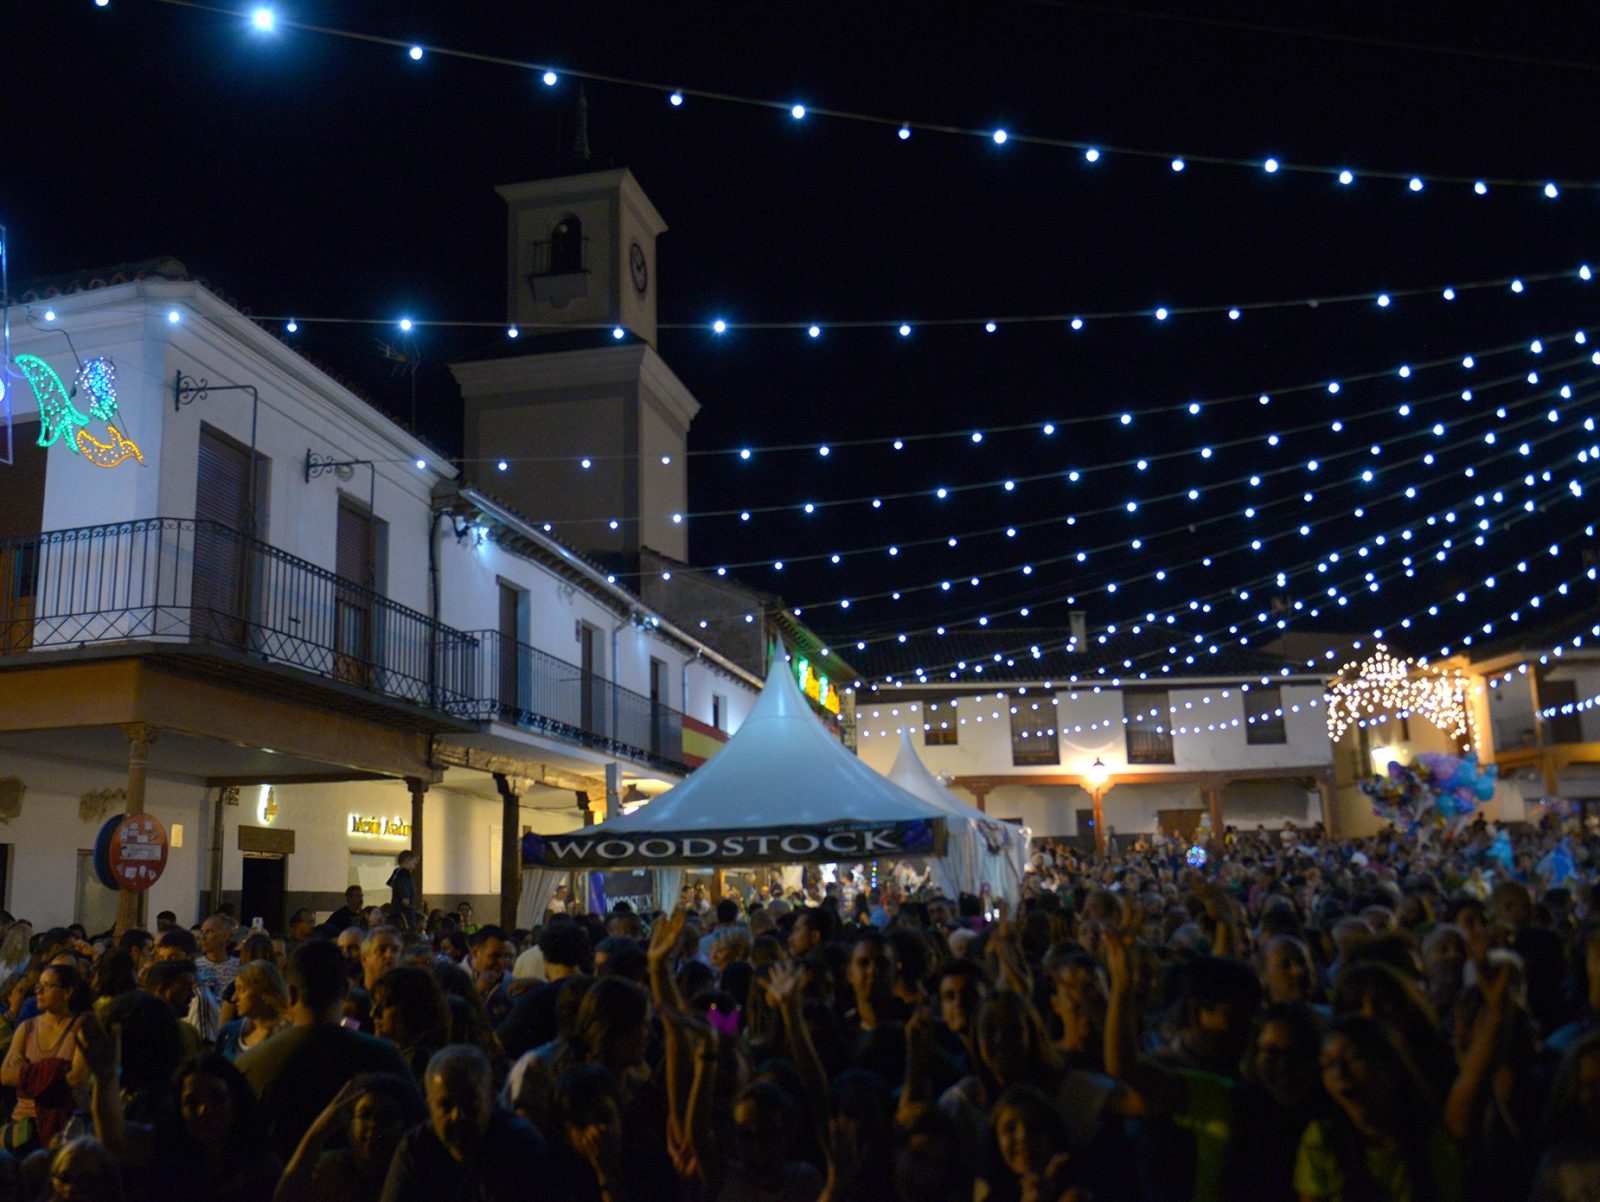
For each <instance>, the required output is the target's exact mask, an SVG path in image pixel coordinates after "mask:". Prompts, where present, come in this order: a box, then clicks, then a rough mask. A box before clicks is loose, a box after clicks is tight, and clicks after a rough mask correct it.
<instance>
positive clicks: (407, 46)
mask: <svg viewBox="0 0 1600 1202" xmlns="http://www.w3.org/2000/svg"><path fill="white" fill-rule="evenodd" d="M155 2H156V3H160V4H166V5H169V6H172V7H175V8H183V9H188V10H192V11H196V12H203V13H208V14H212V15H216V16H222V17H227V18H229V19H230V20H233V21H236V22H238V23H240V25H241V26H243V27H244V28H246V29H248V30H249V31H251V32H252V33H253V34H254V35H256V36H257V37H259V38H272V37H274V36H276V35H279V34H282V33H284V32H296V33H308V34H315V35H318V36H321V37H326V38H330V39H337V40H340V41H344V42H349V43H355V44H360V45H365V46H376V47H381V48H384V49H387V50H392V51H394V52H395V53H396V55H397V58H398V59H399V61H400V62H401V63H402V64H403V65H408V69H416V68H419V67H421V66H422V64H424V63H426V62H427V61H428V60H429V59H430V58H445V59H452V60H455V61H459V62H468V63H474V64H477V65H480V66H485V67H492V68H499V69H509V70H512V71H516V72H519V73H523V74H526V75H528V76H529V77H531V78H535V79H537V80H538V81H539V82H540V83H541V84H542V85H543V87H544V88H545V89H546V90H547V91H550V92H552V93H554V92H555V91H556V90H557V89H559V88H560V87H561V85H562V83H563V81H564V80H568V79H571V80H580V81H583V82H584V83H586V84H601V85H605V86H609V87H614V88H617V89H623V90H627V91H632V92H638V93H645V94H651V95H654V96H656V97H658V98H660V99H661V100H663V101H664V102H665V103H666V104H667V105H669V106H670V107H671V108H673V109H682V108H683V107H684V106H685V105H687V104H689V103H690V102H691V101H693V102H701V103H709V104H714V105H718V106H723V107H729V108H744V109H758V110H766V111H770V112H772V113H774V114H777V115H780V117H781V119H783V120H784V121H786V122H787V123H788V124H790V125H793V126H802V125H804V124H805V123H806V122H812V123H816V122H818V121H831V122H838V123H849V124H852V125H856V126H861V127H866V128H869V129H879V130H882V131H883V132H884V133H885V135H886V136H887V137H891V138H893V139H894V140H895V141H897V142H900V143H906V142H909V141H911V139H912V138H913V137H914V136H916V135H924V136H926V135H936V136H942V137H948V138H952V139H960V140H965V141H974V140H975V141H979V142H982V143H984V144H987V145H989V146H991V147H993V148H995V149H996V150H997V151H999V150H1001V149H1003V148H1007V147H1012V146H1032V147H1038V148H1040V149H1048V150H1057V151H1062V152H1067V153H1071V154H1072V155H1074V156H1075V157H1076V158H1078V159H1079V161H1080V162H1081V163H1082V164H1083V167H1084V169H1085V170H1086V171H1089V172H1104V171H1105V170H1107V169H1108V168H1109V167H1110V166H1112V165H1114V164H1115V163H1117V162H1118V161H1119V160H1128V161H1133V160H1143V161H1156V162H1161V163H1164V164H1165V165H1166V167H1167V169H1168V170H1169V171H1170V172H1171V174H1172V175H1174V176H1180V177H1182V176H1186V174H1187V173H1188V171H1189V169H1190V167H1191V166H1194V167H1218V168H1228V169H1237V170H1242V171H1248V172H1250V173H1251V174H1253V175H1255V176H1257V177H1260V178H1263V179H1265V180H1269V181H1270V180H1275V179H1278V178H1280V177H1289V176H1301V177H1309V178H1313V179H1318V180H1322V181H1326V182H1327V183H1329V184H1330V185H1332V188H1331V190H1332V191H1334V192H1348V191H1354V190H1357V189H1358V188H1360V187H1362V186H1374V185H1377V184H1383V185H1386V186H1393V187H1394V188H1395V191H1396V193H1397V194H1398V195H1402V196H1410V197H1420V196H1424V195H1429V194H1431V193H1432V192H1433V191H1437V190H1442V189H1444V188H1449V187H1459V188H1463V189H1470V191H1471V194H1472V195H1474V196H1478V197H1487V196H1488V195H1490V194H1491V192H1493V191H1495V190H1497V189H1500V188H1507V189H1514V190H1518V191H1526V192H1528V193H1531V194H1532V195H1534V196H1536V197H1538V198H1541V199H1542V200H1543V201H1544V202H1547V203H1549V202H1555V201H1558V200H1559V199H1560V198H1561V196H1562V194H1563V193H1564V192H1568V191H1596V190H1600V181H1596V180H1584V179H1572V178H1564V177H1559V176H1557V175H1554V174H1552V175H1550V176H1546V177H1543V178H1539V177H1516V176H1506V175H1500V174H1494V173H1482V174H1468V175H1463V174H1455V173H1441V172H1430V171H1426V170H1412V169H1409V168H1408V169H1398V168H1394V167H1358V166H1356V165H1354V164H1350V163H1346V164H1337V163H1335V164H1329V163H1311V162H1296V161H1293V160H1292V159H1287V158H1285V157H1283V156H1280V155H1278V154H1275V153H1263V154H1258V155H1224V154H1217V153H1212V152H1205V151H1196V150H1187V151H1183V150H1174V149H1170V148H1158V147H1149V146H1125V145H1114V144H1109V143H1105V142H1102V141H1098V140H1093V139H1084V138H1075V137H1065V136H1060V135H1056V134H1050V133H1045V132H1036V131H1029V130H1021V129H1011V128H1001V127H995V126H981V125H954V124H949V123H945V122H934V121H925V120H918V119H915V118H909V117H905V116H892V115H888V114H883V113H868V112H862V111H859V110H852V109H846V108H839V107H833V106H828V105H826V104H820V103H817V102H816V101H815V100H814V99H812V98H797V97H791V98H782V97H772V96H766V97H763V96H753V95H748V94H738V93H733V92H727V91H720V90H714V89H710V88H704V87H694V86H690V85H688V84H674V83H668V82H664V81H658V80H647V79H641V78H637V77H632V76H625V75H619V74H614V73H610V72H603V71H595V70H591V69H587V68H584V67H580V66H575V65H571V64H559V63H554V62H537V61H533V60H530V59H520V58H514V57H511V56H508V55H500V54H486V53H483V52H480V51H472V50H466V49H463V48H459V47H451V46H444V45H439V44H435V43H428V42H422V41H413V40H408V39H404V38H395V37H388V36H385V35H382V34H377V33H371V32H366V31H359V30H354V29H345V28H339V27H336V26H330V25H316V24H312V23H310V22H306V21H297V20H295V19H293V18H292V17H291V16H287V15H285V14H283V13H281V12H280V11H279V10H278V9H277V8H276V7H274V6H271V5H264V4H258V5H254V6H251V7H249V8H245V9H239V8H230V7H226V6H222V5H214V4H206V3H202V2H200V0H155ZM94 4H95V6H96V7H98V8H106V7H109V5H110V0H94Z"/></svg>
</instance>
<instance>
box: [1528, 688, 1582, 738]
mask: <svg viewBox="0 0 1600 1202" xmlns="http://www.w3.org/2000/svg"><path fill="white" fill-rule="evenodd" d="M1577 701H1578V682H1577V681H1575V680H1540V681H1539V708H1540V709H1541V710H1544V711H1548V710H1555V711H1556V712H1555V713H1553V714H1551V715H1550V716H1549V717H1548V718H1546V719H1545V720H1544V729H1545V742H1547V743H1581V742H1583V717H1582V715H1581V714H1580V713H1579V712H1578V710H1577V709H1576V708H1573V709H1569V710H1568V711H1567V712H1566V713H1562V712H1561V709H1562V707H1563V706H1574V707H1576V705H1577Z"/></svg>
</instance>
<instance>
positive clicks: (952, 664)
mask: <svg viewBox="0 0 1600 1202" xmlns="http://www.w3.org/2000/svg"><path fill="white" fill-rule="evenodd" d="M1553 493H1554V498H1555V499H1556V500H1565V499H1567V496H1568V494H1566V493H1565V491H1564V490H1559V489H1558V490H1553ZM1533 515H1534V514H1533V511H1526V512H1524V513H1522V514H1521V515H1518V516H1516V517H1513V518H1511V519H1509V520H1508V521H1507V522H1506V523H1505V525H1506V528H1508V529H1509V528H1510V527H1512V526H1515V525H1517V524H1519V523H1520V522H1522V521H1525V520H1527V519H1528V518H1529V517H1532V516H1533ZM1594 529H1595V528H1594V527H1593V526H1592V525H1591V526H1589V527H1586V528H1585V530H1584V537H1585V539H1587V540H1592V539H1593V538H1594ZM1559 550H1560V545H1559V544H1551V545H1550V547H1549V548H1548V551H1549V553H1550V554H1551V555H1556V554H1557V553H1558V552H1559ZM1527 570H1528V564H1527V561H1526V560H1522V561H1519V562H1518V563H1517V564H1516V565H1514V568H1513V569H1507V570H1503V571H1500V572H1496V573H1492V574H1490V575H1489V576H1487V577H1485V581H1484V584H1483V587H1484V588H1486V589H1488V590H1490V591H1492V590H1493V589H1494V588H1495V585H1496V581H1497V578H1499V577H1506V578H1512V577H1513V576H1514V574H1522V573H1525V572H1526V571H1527ZM1398 575H1405V576H1408V577H1409V576H1412V575H1414V568H1412V567H1410V566H1407V567H1405V569H1404V570H1403V571H1402V572H1391V573H1389V574H1387V575H1386V576H1384V577H1382V578H1377V580H1378V582H1380V583H1381V582H1385V581H1389V580H1393V579H1394V578H1396V577H1397V576H1398ZM1584 576H1585V577H1586V578H1587V579H1589V580H1595V579H1596V578H1597V572H1596V569H1594V568H1590V569H1588V570H1587V571H1586V572H1585V573H1584ZM1570 583H1571V581H1570V580H1569V581H1566V582H1563V583H1562V584H1560V585H1558V586H1557V587H1556V588H1555V589H1554V590H1552V592H1551V594H1550V595H1560V596H1566V595H1567V593H1568V591H1569V585H1570ZM1331 591H1334V592H1337V590H1331ZM1469 595H1470V590H1461V591H1458V592H1457V593H1456V594H1455V598H1454V599H1455V601H1456V602H1457V603H1458V604H1464V603H1465V602H1466V600H1467V598H1468V596H1469ZM1347 600H1348V597H1346V596H1343V595H1341V596H1340V597H1339V598H1337V604H1338V607H1341V608H1342V607H1343V606H1344V605H1345V604H1346V603H1347ZM1540 604H1541V601H1540V599H1539V598H1538V597H1535V598H1533V599H1531V600H1530V605H1531V607H1532V608H1538V607H1539V605H1540ZM1295 608H1296V609H1297V610H1299V609H1300V605H1299V603H1297V604H1296V607H1295ZM1442 610H1443V607H1442V606H1440V605H1437V604H1435V605H1432V606H1429V607H1427V608H1426V609H1425V610H1420V611H1416V612H1414V613H1412V614H1410V615H1408V616H1406V617H1405V618H1403V619H1401V620H1400V621H1399V623H1398V624H1399V626H1400V628H1402V629H1410V628H1411V626H1412V625H1413V623H1414V622H1415V621H1416V620H1418V619H1419V618H1420V617H1421V616H1424V615H1425V616H1427V617H1430V618H1438V617H1439V616H1440V614H1441V612H1442ZM1304 612H1305V613H1306V616H1308V617H1311V618H1313V619H1315V618H1316V617H1318V616H1319V615H1320V607H1312V608H1310V609H1309V610H1306V611H1304ZM1520 617H1521V614H1520V611H1518V610H1513V611H1512V612H1511V614H1510V617H1509V619H1508V620H1510V621H1512V622H1516V621H1519V620H1520ZM1287 625H1288V620H1287V619H1286V618H1280V619H1278V620H1277V621H1276V622H1275V626H1276V629H1278V630H1283V629H1286V628H1287ZM1493 625H1494V624H1493V622H1488V623H1484V624H1483V627H1482V631H1483V633H1484V634H1489V633H1492V631H1493ZM1382 634H1383V632H1382V630H1381V629H1379V630H1375V631H1374V635H1373V637H1375V638H1381V637H1382ZM1474 637H1475V636H1473V635H1471V634H1468V635H1465V636H1464V637H1463V644H1464V645H1465V646H1471V645H1472V643H1473V641H1474ZM1208 640H1210V641H1208ZM899 641H901V642H904V641H905V640H904V638H903V637H902V638H901V639H900V640H899ZM1249 642H1250V639H1249V636H1247V635H1245V636H1241V635H1240V634H1239V633H1238V628H1237V626H1236V625H1235V626H1233V627H1230V628H1227V631H1226V633H1223V630H1222V628H1217V629H1215V630H1213V631H1211V632H1209V633H1207V634H1203V635H1195V636H1193V640H1192V643H1191V645H1192V646H1194V647H1196V648H1199V649H1200V651H1201V652H1202V653H1203V654H1204V655H1215V654H1217V652H1218V651H1219V650H1220V648H1221V646H1223V645H1229V644H1233V643H1238V644H1240V645H1244V644H1248V643H1249ZM1354 647H1355V648H1356V649H1359V648H1360V642H1359V641H1358V642H1356V643H1355V644H1354ZM1069 649H1070V648H1069ZM1446 653H1447V652H1446ZM1029 654H1031V655H1032V656H1033V657H1034V658H1039V655H1040V651H1039V648H1038V647H1037V645H1033V646H1030V647H1029V648H1026V649H1023V648H1020V647H1019V648H1017V649H1015V650H1013V651H1011V652H997V653H993V655H992V660H993V662H996V663H999V662H1006V663H1011V662H1014V660H1015V659H1016V658H1017V657H1023V658H1026V656H1027V655H1029ZM1161 654H1162V652H1160V651H1159V650H1156V651H1147V652H1144V653H1141V654H1140V655H1137V656H1134V657H1130V658H1125V659H1124V660H1123V663H1122V666H1123V668H1124V669H1126V670H1132V669H1133V667H1134V665H1135V664H1136V663H1139V662H1143V661H1146V660H1150V659H1152V658H1156V657H1158V656H1160V655H1161ZM1166 654H1167V655H1169V656H1172V657H1176V656H1177V655H1178V648H1177V646H1176V645H1174V646H1171V647H1169V648H1168V649H1167V652H1166ZM1327 654H1328V657H1330V658H1331V657H1332V655H1333V652H1331V651H1330V652H1328V653H1327ZM1200 658H1201V657H1200V656H1199V655H1196V654H1195V653H1190V654H1188V655H1186V656H1185V657H1184V659H1183V666H1193V665H1194V664H1195V663H1197V662H1198V661H1199V659H1200ZM969 666H971V667H973V668H974V670H975V671H976V672H978V673H979V674H981V673H982V672H983V670H984V665H983V664H976V665H969V664H967V663H966V662H965V661H959V660H958V661H948V662H946V663H942V664H937V665H935V666H934V667H933V668H931V669H924V668H918V669H917V671H916V672H915V673H914V675H917V676H919V678H921V679H922V680H923V681H924V682H926V676H927V673H928V672H930V671H931V672H937V671H945V670H947V669H951V668H958V669H959V670H961V671H965V670H967V668H968V667H969ZM1173 666H1174V664H1173V661H1172V660H1168V661H1167V662H1166V663H1164V664H1163V665H1162V666H1161V669H1160V671H1161V672H1162V673H1169V672H1170V671H1171V670H1172V668H1173ZM1307 666H1308V667H1314V666H1315V665H1314V662H1313V661H1307ZM1107 670H1108V668H1107V665H1104V664H1102V665H1100V666H1099V667H1098V669H1097V672H1098V674H1100V675H1104V674H1105V673H1106V672H1107ZM1285 671H1287V669H1285ZM949 676H950V678H951V679H957V673H956V672H955V671H950V672H949ZM1147 676H1148V672H1146V673H1141V677H1140V678H1141V679H1143V678H1145V677H1147ZM1078 679H1079V678H1078V677H1077V676H1073V677H1072V680H1073V681H1074V682H1076V681H1077V680H1078ZM860 683H861V682H859V681H858V682H857V684H858V685H859V684H860ZM885 683H887V684H891V685H892V684H894V683H895V678H894V676H893V675H890V676H888V677H886V678H885ZM871 687H872V688H874V689H876V688H877V685H876V684H874V685H872V686H871Z"/></svg>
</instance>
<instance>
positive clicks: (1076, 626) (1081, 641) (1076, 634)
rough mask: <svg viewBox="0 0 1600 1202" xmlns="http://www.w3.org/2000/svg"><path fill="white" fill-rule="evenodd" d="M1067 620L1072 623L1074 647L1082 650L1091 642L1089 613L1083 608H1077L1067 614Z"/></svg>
mask: <svg viewBox="0 0 1600 1202" xmlns="http://www.w3.org/2000/svg"><path fill="white" fill-rule="evenodd" d="M1067 620H1068V621H1069V622H1070V623H1071V625H1072V645H1073V649H1074V650H1076V651H1082V650H1083V649H1084V648H1085V647H1086V646H1087V645H1088V642H1089V615H1088V614H1087V613H1085V612H1084V611H1083V610H1081V609H1075V610H1073V611H1072V612H1071V613H1070V614H1068V615H1067Z"/></svg>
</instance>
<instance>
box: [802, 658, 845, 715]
mask: <svg viewBox="0 0 1600 1202" xmlns="http://www.w3.org/2000/svg"><path fill="white" fill-rule="evenodd" d="M794 674H795V679H797V680H798V681H799V682H800V691H801V692H802V693H804V694H805V695H806V696H807V697H809V698H811V700H813V701H815V702H816V703H817V704H818V705H820V706H821V707H822V708H823V709H825V710H827V711H828V712H829V713H830V714H837V713H838V712H839V690H838V689H836V688H834V687H833V685H832V684H830V683H829V682H828V678H827V677H826V676H823V675H821V674H820V673H819V672H818V671H817V670H816V669H815V668H813V667H812V666H811V661H810V660H808V659H806V658H805V657H804V656H800V655H797V656H795V657H794Z"/></svg>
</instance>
